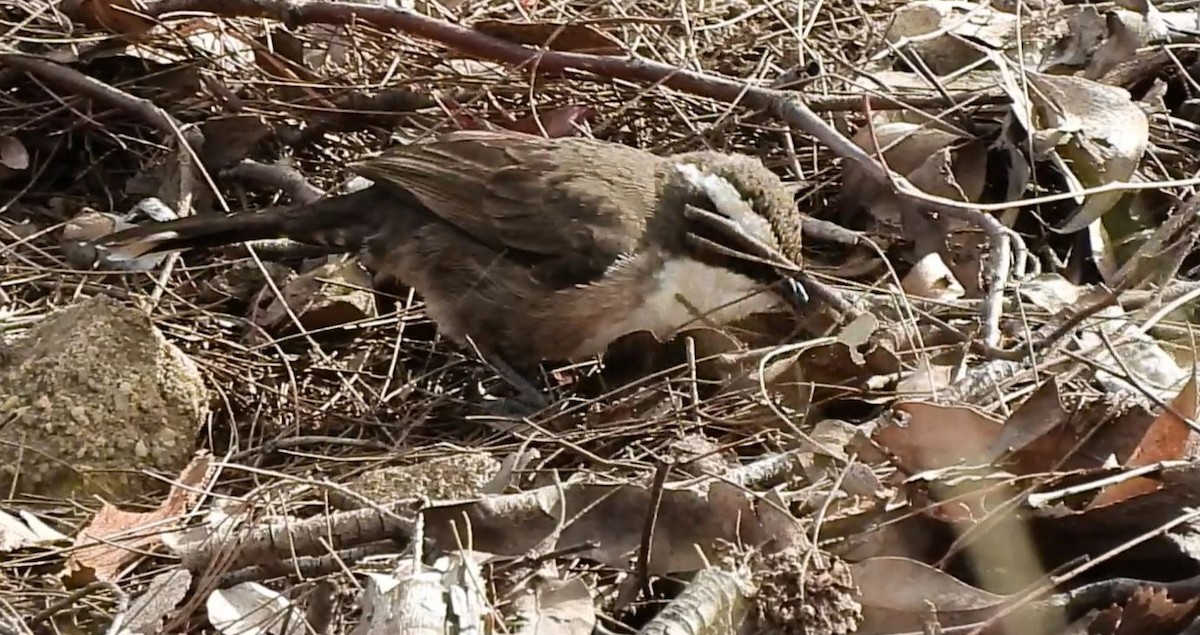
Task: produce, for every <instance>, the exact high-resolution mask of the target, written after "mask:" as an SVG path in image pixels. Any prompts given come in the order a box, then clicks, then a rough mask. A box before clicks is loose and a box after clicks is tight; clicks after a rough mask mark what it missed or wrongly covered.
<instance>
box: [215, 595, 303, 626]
mask: <svg viewBox="0 0 1200 635" xmlns="http://www.w3.org/2000/svg"><path fill="white" fill-rule="evenodd" d="M205 607H206V608H207V610H208V621H209V623H211V624H212V625H213V627H214V628H216V629H217V631H218V632H219V633H221V634H222V635H304V634H305V633H306V631H307V629H306V628H305V625H304V612H303V611H301V610H300V609H299V608H298V607H297V606H296V605H295V604H293V603H292V601H291V600H288V599H287V597H285V596H284V595H282V594H281V593H279V592H277V591H273V590H271V589H269V588H267V587H265V586H263V585H261V584H259V583H257V582H243V583H241V584H238V585H235V586H232V587H230V588H228V589H217V590H216V591H213V592H212V593H211V594H209V596H208V600H207V601H206V602H205Z"/></svg>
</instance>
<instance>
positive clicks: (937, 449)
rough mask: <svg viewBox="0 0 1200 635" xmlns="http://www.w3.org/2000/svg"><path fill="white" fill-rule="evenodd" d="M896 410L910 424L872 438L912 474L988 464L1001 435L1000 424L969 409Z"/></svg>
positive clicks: (908, 406) (907, 405)
mask: <svg viewBox="0 0 1200 635" xmlns="http://www.w3.org/2000/svg"><path fill="white" fill-rule="evenodd" d="M894 409H895V410H897V411H899V412H902V413H906V414H907V415H908V418H907V420H906V421H904V422H902V423H891V424H888V425H884V426H880V427H879V429H878V430H876V431H875V435H874V436H873V437H872V438H873V439H874V441H875V442H876V443H878V444H879V445H880V446H882V447H883V448H884V449H885V450H887V451H888V452H890V453H891V454H893V455H894V456H895V457H896V460H897V461H898V463H899V465H900V466H901V467H903V468H904V470H905V471H906V472H907V473H909V474H915V473H918V472H924V471H927V470H936V469H940V468H943V467H948V466H953V465H956V464H959V463H964V462H965V463H980V462H985V461H984V457H986V456H987V451H988V448H989V447H990V446H991V444H992V443H994V442H995V439H996V438H997V437H998V436H999V434H1000V429H1001V427H1000V422H999V421H996V420H995V419H992V418H991V417H988V416H987V415H985V414H984V413H982V412H980V411H978V410H976V409H974V408H970V407H968V406H945V405H941V404H933V403H922V402H917V401H905V402H900V403H897V404H896V405H895V406H894Z"/></svg>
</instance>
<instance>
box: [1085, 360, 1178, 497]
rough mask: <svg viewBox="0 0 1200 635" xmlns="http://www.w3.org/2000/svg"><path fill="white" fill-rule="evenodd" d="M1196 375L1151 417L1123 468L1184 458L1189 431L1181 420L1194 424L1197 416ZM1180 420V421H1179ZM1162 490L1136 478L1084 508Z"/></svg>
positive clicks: (1113, 487) (1110, 490) (1108, 490)
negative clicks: (1167, 406)
mask: <svg viewBox="0 0 1200 635" xmlns="http://www.w3.org/2000/svg"><path fill="white" fill-rule="evenodd" d="M1196 391H1197V388H1196V376H1195V375H1194V374H1193V375H1192V378H1191V380H1189V381H1188V383H1187V385H1186V386H1184V387H1183V390H1180V391H1179V394H1178V395H1177V396H1176V397H1175V399H1174V400H1173V401H1172V402H1171V405H1170V407H1169V408H1167V409H1166V410H1164V411H1163V412H1162V414H1160V415H1158V417H1157V418H1155V420H1154V422H1153V423H1151V424H1150V425H1149V426H1148V427H1147V428H1145V430H1143V431H1142V436H1141V439H1139V441H1138V444H1137V447H1136V448H1135V449H1134V451H1133V453H1132V454H1130V456H1129V458H1128V459H1126V460H1125V461H1124V463H1123V465H1124V467H1127V468H1130V467H1139V466H1143V465H1150V464H1152V463H1157V462H1159V461H1169V460H1176V459H1183V458H1186V456H1185V455H1186V453H1187V450H1188V442H1189V441H1190V440H1191V438H1192V428H1191V426H1189V425H1188V424H1187V422H1186V421H1185V420H1184V418H1186V419H1190V420H1192V421H1195V420H1196V419H1197V415H1198V414H1200V410H1198V406H1200V400H1198V398H1197V392H1196ZM1181 417H1182V418H1181ZM1161 487H1162V484H1161V483H1159V482H1158V481H1156V480H1152V479H1147V478H1137V479H1131V480H1127V481H1123V482H1121V483H1118V484H1117V485H1113V486H1111V487H1108V488H1107V489H1105V490H1104V491H1103V492H1101V493H1100V495H1099V496H1097V497H1096V498H1095V500H1093V501H1092V503H1091V505H1089V506H1088V507H1089V508H1091V509H1095V508H1097V507H1103V506H1105V505H1111V504H1113V503H1118V502H1121V501H1123V500H1127V499H1130V498H1133V497H1135V496H1141V495H1143V494H1148V493H1150V492H1153V491H1155V490H1157V489H1159V488H1161Z"/></svg>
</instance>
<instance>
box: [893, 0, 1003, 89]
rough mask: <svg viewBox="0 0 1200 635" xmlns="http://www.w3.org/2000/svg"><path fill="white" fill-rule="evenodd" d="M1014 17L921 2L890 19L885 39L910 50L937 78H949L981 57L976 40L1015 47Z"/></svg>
mask: <svg viewBox="0 0 1200 635" xmlns="http://www.w3.org/2000/svg"><path fill="white" fill-rule="evenodd" d="M1017 26H1018V22H1017V17H1016V16H1015V15H1012V14H1009V13H1004V12H1002V11H996V10H994V9H992V8H991V7H989V6H981V5H978V4H975V3H970V2H955V1H947V0H923V1H918V2H908V3H905V4H904V5H901V6H900V8H899V9H898V10H897V11H896V12H895V14H893V15H892V20H891V23H890V25H889V26H888V30H887V34H886V36H885V37H886V38H887V40H888V41H889V42H892V43H894V44H895V45H896V46H898V47H902V46H904V47H910V48H913V49H915V50H916V52H917V53H918V54H920V56H921V59H922V60H924V62H925V63H926V64H927V65H928V66H929V68H930V70H932V71H933V73H934V74H936V75H949V74H951V73H953V72H954V71H957V70H960V69H962V68H964V67H966V66H969V65H971V64H972V63H974V62H976V61H978V60H979V59H980V58H982V57H983V54H982V53H981V52H980V51H979V49H978V48H977V47H976V46H972V45H971V44H969V43H968V41H969V40H975V41H979V42H983V43H985V44H986V45H987V46H989V47H991V48H993V49H1000V50H1003V49H1005V48H1008V47H1009V46H1010V45H1012V44H1015V43H1016V40H1017V33H1018V29H1017Z"/></svg>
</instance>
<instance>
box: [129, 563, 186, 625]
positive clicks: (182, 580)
mask: <svg viewBox="0 0 1200 635" xmlns="http://www.w3.org/2000/svg"><path fill="white" fill-rule="evenodd" d="M191 586H192V574H191V572H190V571H188V570H187V569H182V568H174V569H170V570H168V571H164V572H162V573H160V574H158V575H156V576H154V578H153V579H152V580H150V584H148V585H146V590H145V591H143V592H142V594H141V595H139V596H138V597H136V598H134V599H133V601H132V602H130V603H129V612H128V613H127V614H126V615H127V619H126V621H125V625H124V627H123V628H122V629H121V631H120V634H119V635H154V634H155V633H160V632H162V631H161V630H160V628H159V626H160V624H161V623H162V620H163V618H164V617H166V616H167V615H169V614H170V613H171V611H173V610H175V607H176V606H178V605H179V603H180V602H182V601H183V598H184V597H186V596H187V592H188V589H189V588H191Z"/></svg>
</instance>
